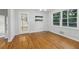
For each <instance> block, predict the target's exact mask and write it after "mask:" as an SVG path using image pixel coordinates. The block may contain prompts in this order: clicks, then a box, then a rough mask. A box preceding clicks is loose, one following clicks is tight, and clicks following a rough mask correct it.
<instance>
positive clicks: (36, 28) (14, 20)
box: [8, 9, 48, 41]
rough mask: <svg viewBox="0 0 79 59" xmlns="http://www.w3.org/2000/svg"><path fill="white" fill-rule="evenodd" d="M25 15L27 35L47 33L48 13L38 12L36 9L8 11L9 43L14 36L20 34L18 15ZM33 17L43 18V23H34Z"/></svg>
mask: <svg viewBox="0 0 79 59" xmlns="http://www.w3.org/2000/svg"><path fill="white" fill-rule="evenodd" d="M21 13H25V14H27V16H28V24H29V25H28V26H29V33H32V32H40V31H48V24H47V22H48V12H40V10H38V9H33V10H32V9H13V10H9V13H8V16H9V35H10V36H9V39H10V40H9V41H11V40H12V39H13V37H14V36H15V35H18V34H20V31H19V25H20V14H21ZM35 16H43V17H44V18H43V21H37V22H35Z"/></svg>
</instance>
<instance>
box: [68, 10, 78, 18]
mask: <svg viewBox="0 0 79 59" xmlns="http://www.w3.org/2000/svg"><path fill="white" fill-rule="evenodd" d="M68 15H69V17H77V10H75V9H72V10H71V9H70V10H69V13H68Z"/></svg>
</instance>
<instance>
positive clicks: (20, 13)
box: [19, 12, 29, 34]
mask: <svg viewBox="0 0 79 59" xmlns="http://www.w3.org/2000/svg"><path fill="white" fill-rule="evenodd" d="M22 14H25V15H27V22H28V31H27V32H26V33H29V21H28V20H29V17H28V14H27V13H26V12H19V34H24V33H22V32H21V15H22Z"/></svg>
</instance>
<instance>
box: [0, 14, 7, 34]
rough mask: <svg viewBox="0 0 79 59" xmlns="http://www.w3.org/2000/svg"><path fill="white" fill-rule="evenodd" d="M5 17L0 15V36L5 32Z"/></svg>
mask: <svg viewBox="0 0 79 59" xmlns="http://www.w3.org/2000/svg"><path fill="white" fill-rule="evenodd" d="M6 27H7V24H6V16H3V15H0V34H4V33H6V32H7V28H6Z"/></svg>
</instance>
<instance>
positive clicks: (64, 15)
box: [62, 11, 67, 26]
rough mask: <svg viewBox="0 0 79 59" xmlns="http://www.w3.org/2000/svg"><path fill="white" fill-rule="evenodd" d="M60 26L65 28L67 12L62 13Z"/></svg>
mask: <svg viewBox="0 0 79 59" xmlns="http://www.w3.org/2000/svg"><path fill="white" fill-rule="evenodd" d="M62 25H63V26H67V11H63V14H62Z"/></svg>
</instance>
